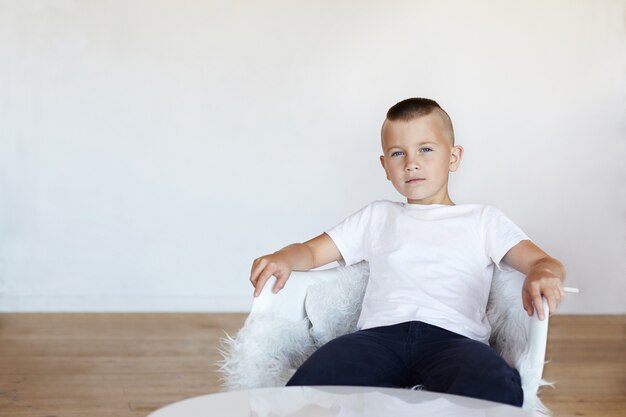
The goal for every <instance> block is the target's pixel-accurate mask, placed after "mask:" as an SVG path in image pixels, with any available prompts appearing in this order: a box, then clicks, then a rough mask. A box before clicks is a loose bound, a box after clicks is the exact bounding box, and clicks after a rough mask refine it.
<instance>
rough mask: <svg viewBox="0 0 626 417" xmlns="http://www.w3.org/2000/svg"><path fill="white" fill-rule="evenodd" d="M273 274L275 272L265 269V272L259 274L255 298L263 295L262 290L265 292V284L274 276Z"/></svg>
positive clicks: (255, 285)
mask: <svg viewBox="0 0 626 417" xmlns="http://www.w3.org/2000/svg"><path fill="white" fill-rule="evenodd" d="M272 272H273V271H272V270H271V269H269V268H265V269H263V271H261V272H260V273H259V277H258V278H257V280H256V283H255V284H254V296H255V297H258V296H259V294H261V290H263V287H264V286H265V283H266V282H267V280H268V279H270V277H271V276H272Z"/></svg>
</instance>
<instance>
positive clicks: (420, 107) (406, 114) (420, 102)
mask: <svg viewBox="0 0 626 417" xmlns="http://www.w3.org/2000/svg"><path fill="white" fill-rule="evenodd" d="M433 111H436V112H437V113H438V114H439V115H440V116H441V119H442V120H443V122H444V124H445V125H446V126H447V127H448V129H449V132H448V133H449V136H450V139H451V141H452V145H454V128H453V127H452V120H451V119H450V116H449V115H448V113H446V111H445V110H444V109H442V108H441V106H440V105H439V103H437V102H436V101H435V100H431V99H428V98H420V97H413V98H407V99H406V100H402V101H400V102H398V103H396V104H394V105H393V106H391V108H390V109H389V111H388V112H387V120H389V121H391V122H393V121H396V120H402V121H405V122H406V121H409V120H412V119H415V118H418V117H421V116H426V115H429V114H431V113H432V112H433Z"/></svg>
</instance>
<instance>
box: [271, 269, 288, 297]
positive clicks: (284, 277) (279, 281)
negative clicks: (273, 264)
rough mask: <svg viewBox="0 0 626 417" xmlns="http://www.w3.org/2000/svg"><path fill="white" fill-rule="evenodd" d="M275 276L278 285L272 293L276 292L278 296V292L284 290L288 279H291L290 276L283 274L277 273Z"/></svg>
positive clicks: (275, 285)
mask: <svg viewBox="0 0 626 417" xmlns="http://www.w3.org/2000/svg"><path fill="white" fill-rule="evenodd" d="M274 276H275V277H276V283H275V284H274V288H273V289H272V291H273V292H274V294H276V293H277V292H278V291H280V290H282V289H283V287H284V286H285V282H287V278H289V275H287V274H285V273H282V272H281V273H275V274H274Z"/></svg>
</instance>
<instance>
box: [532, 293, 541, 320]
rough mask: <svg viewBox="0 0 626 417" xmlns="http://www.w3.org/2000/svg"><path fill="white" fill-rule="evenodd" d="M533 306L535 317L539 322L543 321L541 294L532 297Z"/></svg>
mask: <svg viewBox="0 0 626 417" xmlns="http://www.w3.org/2000/svg"><path fill="white" fill-rule="evenodd" d="M533 304H534V306H535V310H536V311H537V317H539V320H543V301H542V299H541V294H539V295H538V296H534V297H533Z"/></svg>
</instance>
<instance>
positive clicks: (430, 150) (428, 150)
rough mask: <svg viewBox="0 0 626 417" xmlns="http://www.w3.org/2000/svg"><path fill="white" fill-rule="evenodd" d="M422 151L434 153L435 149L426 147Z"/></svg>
mask: <svg viewBox="0 0 626 417" xmlns="http://www.w3.org/2000/svg"><path fill="white" fill-rule="evenodd" d="M420 151H422V152H432V151H433V148H428V147H424V148H422V149H420Z"/></svg>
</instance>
